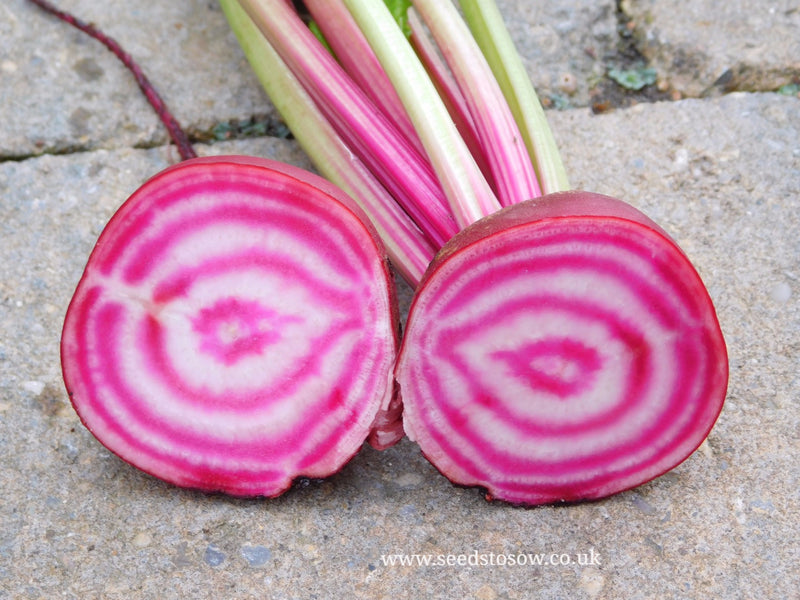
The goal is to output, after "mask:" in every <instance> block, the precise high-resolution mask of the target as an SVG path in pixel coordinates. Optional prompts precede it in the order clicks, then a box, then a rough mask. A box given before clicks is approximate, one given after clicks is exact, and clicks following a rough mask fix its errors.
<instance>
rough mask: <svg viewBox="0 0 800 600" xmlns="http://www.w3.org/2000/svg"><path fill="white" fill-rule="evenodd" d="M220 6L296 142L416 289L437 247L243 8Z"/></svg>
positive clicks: (225, 2)
mask: <svg viewBox="0 0 800 600" xmlns="http://www.w3.org/2000/svg"><path fill="white" fill-rule="evenodd" d="M220 5H221V6H222V10H223V11H224V13H225V16H226V17H227V19H228V22H229V23H230V26H231V29H232V30H233V32H234V33H235V35H236V37H237V39H238V41H239V45H240V46H241V48H242V50H243V51H244V54H245V56H246V57H247V59H248V61H249V62H250V65H251V67H252V68H253V70H254V72H255V74H256V76H257V77H258V79H259V81H260V82H261V85H262V86H263V88H264V90H265V91H266V92H267V95H268V96H269V97H270V99H271V100H272V102H273V104H274V105H275V108H276V109H277V110H278V112H280V114H281V116H282V117H283V119H284V120H285V121H286V123H287V125H288V126H289V128H290V129H291V131H292V134H293V135H294V137H295V139H296V140H297V141H298V143H299V144H300V146H301V147H302V148H303V150H304V151H305V152H306V154H308V156H309V158H311V160H312V161H313V162H314V165H315V166H316V167H317V169H318V170H319V171H320V173H321V174H322V176H323V177H325V178H326V179H328V180H329V181H331V182H332V183H333V184H335V185H337V186H338V187H340V188H341V189H342V190H343V191H344V192H345V193H347V194H348V195H349V196H350V197H352V198H353V200H355V201H356V202H357V203H358V204H359V206H360V207H361V208H362V210H364V212H365V213H367V216H368V217H369V218H370V220H371V221H372V223H373V225H374V226H375V228H376V229H377V230H378V234H379V235H380V236H381V238H382V239H383V241H384V245H385V246H386V249H387V252H388V254H389V257H390V259H391V260H392V263H393V264H394V265H395V267H396V268H397V269H398V271H399V272H400V274H401V275H402V276H403V278H404V279H406V280H407V281H408V282H409V283H410V284H411V285H413V286H416V284H418V283H419V281H420V279H421V277H422V274H423V273H424V271H425V269H426V268H427V266H428V263H430V261H431V260H432V258H433V256H434V254H435V252H436V248H434V247H433V246H432V245H431V244H430V242H428V241H427V239H426V238H425V236H424V235H423V234H422V232H421V231H420V230H419V229H418V228H417V227H416V226H415V225H414V223H413V222H412V221H411V219H409V218H408V216H407V215H406V213H405V212H403V210H402V209H401V208H400V207H399V206H398V205H397V203H396V202H395V201H394V199H393V198H392V197H391V196H390V195H389V194H388V193H387V192H386V190H385V188H383V186H381V185H380V183H379V182H378V181H377V180H376V179H375V177H374V176H373V175H372V174H371V173H370V171H369V170H368V169H367V168H366V166H365V165H364V164H363V163H362V162H361V161H360V160H359V159H357V158H356V157H355V155H354V154H353V152H352V151H351V150H350V148H348V147H347V145H346V144H345V143H344V142H343V141H342V139H341V137H340V136H339V135H338V134H337V133H336V131H335V129H334V128H333V126H332V125H331V124H330V123H329V122H328V120H327V119H326V118H325V117H324V116H323V115H322V113H321V112H320V110H319V109H318V108H317V106H316V104H315V103H314V102H313V100H312V99H311V97H310V96H309V95H308V93H307V92H306V91H305V90H304V88H303V86H302V85H301V84H300V82H299V81H298V80H297V79H296V78H295V77H294V75H292V73H291V71H290V70H289V68H288V67H287V66H286V64H285V63H284V62H283V61H282V60H281V58H280V56H279V55H278V53H277V52H276V51H275V49H274V48H273V47H272V46H271V45H270V44H269V42H268V41H267V40H266V38H265V37H264V36H263V35H262V33H261V31H260V30H259V28H258V27H257V26H256V25H255V23H253V21H252V20H251V19H250V17H249V16H248V15H247V13H246V12H245V11H244V9H243V8H242V7H241V6H240V5H239V3H238V2H237V1H236V0H220Z"/></svg>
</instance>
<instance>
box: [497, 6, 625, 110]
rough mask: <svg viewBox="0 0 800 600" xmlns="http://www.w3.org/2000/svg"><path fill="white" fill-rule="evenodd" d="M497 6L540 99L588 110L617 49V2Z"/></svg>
mask: <svg viewBox="0 0 800 600" xmlns="http://www.w3.org/2000/svg"><path fill="white" fill-rule="evenodd" d="M497 5H498V6H499V7H500V10H501V11H502V14H503V17H504V18H505V21H506V23H507V25H508V28H509V30H510V31H511V34H512V36H513V37H514V39H515V40H517V48H518V50H519V52H520V54H521V55H522V58H523V62H524V63H525V66H526V68H527V70H528V72H529V73H530V74H531V79H532V80H533V84H534V86H536V90H537V92H538V93H539V95H540V96H541V97H542V99H543V100H544V101H552V102H557V101H558V100H559V99H560V100H561V102H562V103H566V104H569V105H573V106H586V105H587V104H588V102H589V92H590V90H591V89H592V88H593V87H594V86H595V85H596V84H597V81H598V80H599V79H600V78H601V77H602V76H603V75H604V74H605V72H606V69H607V67H608V65H607V62H608V61H609V60H611V58H612V57H613V56H614V54H615V53H616V51H617V16H616V2H614V1H613V0H599V1H598V0H576V1H571V2H545V1H543V0H534V1H531V2H520V1H518V0H499V1H498V2H497Z"/></svg>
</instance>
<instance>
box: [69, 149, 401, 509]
mask: <svg viewBox="0 0 800 600" xmlns="http://www.w3.org/2000/svg"><path fill="white" fill-rule="evenodd" d="M397 335H398V334H397V308H396V299H395V296H394V290H393V285H392V282H391V276H390V274H389V272H388V269H387V263H386V258H385V255H384V253H383V249H382V245H381V243H380V242H379V241H378V239H377V236H376V235H375V233H374V231H373V230H372V228H371V226H370V225H368V224H367V223H366V222H365V221H364V220H362V219H361V218H360V217H359V216H358V215H357V213H356V212H354V209H353V207H352V206H351V205H350V201H349V199H348V198H347V197H346V196H344V195H343V194H342V193H341V192H338V191H337V190H336V189H335V188H333V186H331V185H330V184H329V183H328V182H326V181H324V180H322V179H321V178H317V177H316V176H314V175H312V174H310V173H306V172H304V171H300V170H299V169H295V168H292V167H289V166H287V165H281V164H277V163H274V162H272V161H268V160H261V159H252V158H248V159H243V158H239V157H215V158H210V159H209V158H207V159H195V160H189V161H185V162H183V163H180V164H179V165H177V166H175V167H171V168H169V169H167V170H165V171H164V172H162V173H160V174H158V175H156V176H155V177H153V178H152V179H151V180H150V181H148V182H147V183H146V184H145V185H144V186H142V187H141V188H140V189H139V190H138V191H137V192H135V193H134V194H133V195H132V196H131V198H130V199H128V201H127V202H125V203H124V204H123V205H122V207H121V208H120V209H119V210H118V211H117V213H116V214H115V215H114V216H113V218H112V219H111V221H110V222H109V224H108V225H107V227H106V228H105V230H104V231H103V233H102V234H101V236H100V238H99V240H98V242H97V245H96V247H95V249H94V251H93V252H92V255H91V257H90V259H89V262H88V264H87V266H86V269H85V272H84V274H83V277H82V278H81V280H80V282H79V284H78V287H77V290H76V292H75V295H74V297H73V299H72V302H71V304H70V306H69V309H68V312H67V317H66V319H65V323H64V330H63V335H62V343H61V356H62V367H63V372H64V379H65V383H66V386H67V389H68V391H69V394H70V398H71V400H72V403H73V405H74V407H75V410H76V411H77V413H78V414H79V416H80V418H81V420H82V421H83V423H84V424H85V425H86V426H87V428H88V429H89V430H90V431H91V432H92V433H93V434H94V435H95V436H96V437H97V439H98V440H99V441H100V442H101V443H102V444H104V445H105V446H106V447H108V448H109V449H110V450H111V451H112V452H114V453H115V454H117V455H118V456H120V457H121V458H122V459H123V460H125V461H127V462H129V463H131V464H133V465H134V466H136V467H138V468H140V469H142V470H143V471H146V472H148V473H150V474H152V475H154V476H156V477H159V478H161V479H164V480H166V481H169V482H171V483H174V484H177V485H180V486H183V487H189V488H195V489H200V490H204V491H221V492H225V493H229V494H232V495H238V496H276V495H278V494H280V493H281V492H283V491H284V490H285V489H287V488H288V487H289V486H290V484H291V482H292V480H293V479H295V478H297V477H300V476H305V477H312V478H317V477H326V476H328V475H331V474H332V473H334V472H336V471H338V470H339V469H340V468H341V467H342V466H343V465H344V464H345V463H346V462H347V461H348V460H349V459H350V458H351V457H352V456H353V455H354V454H355V453H356V452H357V451H358V450H359V448H360V447H361V445H362V443H363V442H364V440H365V439H366V438H367V437H368V436H371V441H372V442H373V443H374V444H375V445H376V446H379V447H385V446H388V445H391V444H392V443H394V442H395V441H397V439H398V437H399V436H400V435H401V434H402V431H401V427H400V424H399V415H398V414H397V402H396V401H395V400H394V398H393V393H394V390H393V387H394V385H393V380H392V368H393V365H394V360H395V357H396V350H397V343H398V341H397Z"/></svg>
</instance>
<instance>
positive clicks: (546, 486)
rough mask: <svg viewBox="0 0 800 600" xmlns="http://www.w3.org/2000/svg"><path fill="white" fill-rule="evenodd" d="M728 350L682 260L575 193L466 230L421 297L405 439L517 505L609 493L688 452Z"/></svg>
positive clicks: (626, 209)
mask: <svg viewBox="0 0 800 600" xmlns="http://www.w3.org/2000/svg"><path fill="white" fill-rule="evenodd" d="M727 373H728V371H727V355H726V349H725V344H724V340H723V338H722V334H721V331H720V328H719V324H718V321H717V318H716V314H715V311H714V308H713V305H712V303H711V300H710V298H709V296H708V293H707V291H706V289H705V287H704V286H703V284H702V281H701V280H700V277H699V276H698V274H697V272H696V271H695V269H694V267H693V266H692V265H691V263H690V262H689V260H688V259H687V258H686V256H685V255H684V253H683V252H682V251H681V250H680V249H679V248H678V247H677V246H676V245H675V243H674V242H673V241H671V240H670V239H669V238H668V237H667V236H666V235H665V234H664V233H663V231H661V230H660V229H659V228H658V227H657V226H656V225H655V224H653V223H652V221H650V220H649V219H648V218H647V217H646V216H644V215H643V214H642V213H640V212H639V211H636V210H635V209H633V208H632V207H630V206H629V205H627V204H624V203H622V202H621V201H618V200H614V199H612V198H608V197H606V196H602V195H599V194H589V193H585V192H564V193H558V194H551V195H549V196H546V197H544V198H542V199H540V200H538V201H531V202H526V203H521V204H518V205H515V206H512V207H510V208H506V209H503V210H502V211H500V212H498V213H496V214H495V215H492V216H490V217H488V218H486V219H483V220H482V221H480V222H478V223H476V224H475V225H473V226H472V227H470V228H467V229H465V230H464V231H463V232H461V233H459V234H458V235H457V236H456V237H455V238H453V239H452V240H451V241H450V242H448V244H447V245H446V246H445V247H444V248H443V250H442V252H441V253H440V254H439V255H438V257H437V259H436V260H435V261H434V263H433V264H432V265H431V267H430V268H429V269H428V271H427V273H426V276H425V278H424V279H423V282H422V284H421V285H420V287H419V288H418V290H417V294H416V297H415V299H414V302H413V304H412V307H411V311H410V314H409V319H408V326H407V329H406V332H405V335H404V338H403V343H402V346H401V351H400V356H399V359H398V365H397V368H396V378H397V380H398V383H399V385H400V390H401V395H402V399H403V405H404V427H405V431H406V433H407V435H408V436H409V438H411V439H412V440H415V441H416V442H417V443H418V444H419V445H420V447H421V449H422V452H423V454H424V455H425V456H426V457H427V458H428V459H429V460H430V461H431V462H432V463H433V464H434V466H436V467H437V468H438V469H439V470H440V471H441V472H442V473H443V474H444V475H445V476H447V477H448V478H449V479H450V480H451V481H453V482H454V483H457V484H460V485H466V486H480V487H484V488H486V490H487V491H488V496H489V497H491V498H497V499H502V500H506V501H508V502H511V503H516V504H527V505H534V504H543V503H552V502H559V501H579V500H589V499H596V498H601V497H605V496H608V495H611V494H614V493H616V492H619V491H622V490H626V489H629V488H632V487H635V486H637V485H639V484H642V483H644V482H646V481H649V480H651V479H653V478H655V477H657V476H659V475H661V474H663V473H665V472H666V471H668V470H670V469H671V468H673V467H675V466H676V465H678V464H679V463H681V462H682V461H683V460H684V459H686V458H687V457H688V456H689V455H690V454H691V453H692V452H693V451H694V450H695V449H696V448H697V447H698V446H699V445H700V443H701V442H702V441H703V440H704V439H705V437H706V436H707V435H708V433H709V431H710V430H711V428H712V426H713V424H714V422H715V421H716V419H717V416H718V415H719V412H720V410H721V408H722V403H723V401H724V397H725V392H726V386H727Z"/></svg>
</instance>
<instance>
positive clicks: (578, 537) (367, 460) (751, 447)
mask: <svg viewBox="0 0 800 600" xmlns="http://www.w3.org/2000/svg"><path fill="white" fill-rule="evenodd" d="M552 122H553V125H554V129H555V132H556V136H557V138H558V139H559V140H560V142H561V147H562V151H563V153H564V156H565V158H566V161H567V165H568V169H569V171H570V173H571V175H572V180H573V184H574V185H575V186H576V187H583V188H589V189H595V190H597V191H601V192H605V193H612V194H615V195H617V196H620V197H622V198H624V199H626V200H628V201H629V202H631V203H633V204H635V205H636V206H639V207H640V208H642V209H643V210H645V211H646V212H648V213H649V214H650V215H651V216H653V217H654V218H655V219H656V220H658V221H659V222H660V223H661V224H662V225H663V226H664V227H666V228H667V229H668V230H669V232H670V233H671V234H672V235H673V236H675V238H676V239H677V240H678V241H679V242H680V243H681V244H682V245H683V247H684V249H685V250H686V252H687V254H688V255H689V256H690V257H691V258H692V259H693V261H694V262H695V264H696V265H697V267H698V269H699V271H700V272H701V274H702V276H703V277H704V279H705V281H706V283H707V285H708V286H709V289H710V292H711V294H712V296H713V298H714V300H715V302H716V304H717V308H718V311H719V316H720V320H721V323H722V327H723V331H724V332H725V334H726V337H727V342H728V345H729V350H730V355H731V367H732V371H731V374H732V378H731V387H730V393H729V397H728V401H727V403H726V407H725V409H724V411H723V413H722V416H721V418H720V420H719V422H718V424H717V426H716V427H715V428H714V430H713V432H712V433H711V436H710V437H709V439H708V441H707V442H706V443H705V444H704V445H703V447H702V448H701V449H700V450H699V451H698V452H697V453H696V454H695V455H693V456H692V457H691V458H690V459H689V460H688V461H687V462H685V463H684V464H683V465H681V466H679V467H678V468H677V469H675V470H674V471H672V472H671V473H669V474H667V475H665V476H664V477H661V478H660V479H658V480H656V481H654V482H652V483H649V484H647V485H644V486H642V487H640V488H638V489H635V490H632V491H630V492H626V493H623V494H619V495H617V496H614V497H612V498H609V499H607V500H603V501H600V502H594V503H590V504H580V505H575V506H563V507H541V508H537V509H532V510H524V509H518V508H513V507H509V506H506V505H503V504H488V503H486V502H485V501H484V499H483V498H482V496H481V494H480V492H479V491H477V490H466V489H459V488H455V487H453V486H451V485H450V484H449V483H448V482H447V481H446V480H445V479H444V478H443V477H441V476H440V475H439V474H438V473H437V472H436V471H435V470H434V469H433V468H432V467H431V466H430V465H429V464H428V463H427V462H426V461H425V460H424V459H423V458H422V457H421V456H420V454H419V452H418V450H417V448H416V446H415V445H414V444H412V443H410V442H408V441H404V442H402V443H401V444H400V445H398V446H396V447H394V448H392V449H390V450H387V451H385V452H382V453H379V452H375V451H372V450H370V449H365V450H364V451H362V452H361V453H360V454H359V455H358V456H357V457H356V458H355V459H354V460H353V461H352V462H351V463H350V464H349V465H348V466H347V467H346V468H345V469H344V470H343V471H342V472H341V473H340V474H338V475H336V476H334V477H332V478H330V479H329V480H326V481H324V482H312V483H308V484H305V485H302V486H299V487H297V488H296V489H294V490H292V491H290V492H289V493H287V494H286V495H285V496H283V497H281V498H278V499H275V500H246V501H245V500H232V499H229V498H225V497H220V496H207V495H203V494H199V493H195V492H191V491H186V490H180V489H177V488H174V487H171V486H169V485H166V484H163V483H161V482H159V481H157V480H155V479H153V478H151V477H149V476H146V475H144V474H142V473H140V472H138V471H136V470H135V469H133V468H131V467H129V466H128V465H126V464H124V463H122V462H121V461H119V460H118V459H116V458H115V457H114V456H112V455H110V454H109V453H108V452H107V451H106V450H105V449H103V448H102V447H101V446H100V445H99V444H98V443H97V442H96V441H95V440H94V438H92V436H91V434H89V433H88V432H87V431H86V430H85V429H84V428H83V427H82V426H81V425H80V423H79V421H78V419H77V417H76V415H75V414H74V412H72V409H71V408H70V406H69V404H68V399H67V397H66V394H65V392H64V390H63V387H62V384H61V381H60V372H59V366H58V338H59V331H60V326H61V322H62V319H63V315H64V311H65V309H66V305H67V302H68V301H69V297H70V294H71V293H72V290H73V288H74V286H75V284H76V283H77V280H78V278H79V276H80V272H81V269H82V266H83V263H84V262H85V260H86V257H87V256H88V253H89V251H90V249H91V246H92V244H93V243H94V240H95V239H96V237H97V235H98V234H99V232H100V230H101V228H102V227H103V225H104V223H105V222H106V221H107V219H108V218H109V217H110V216H111V214H112V213H113V211H114V210H115V208H116V207H117V206H118V205H119V203H120V202H121V201H122V200H124V198H125V197H126V196H127V195H128V194H129V193H131V192H132V191H133V190H134V189H135V188H136V187H137V186H138V185H139V184H140V182H142V181H143V180H144V179H145V178H146V177H148V176H150V175H152V174H154V173H155V172H157V171H158V170H159V169H161V168H163V167H164V166H165V165H167V164H169V163H170V162H172V161H174V160H175V156H174V152H173V151H172V150H170V149H165V148H155V149H151V150H136V149H128V148H121V149H114V150H97V151H92V152H84V153H77V154H71V155H66V156H42V157H38V158H32V159H28V160H25V161H20V162H9V161H7V162H3V163H0V210H2V215H3V219H2V241H3V244H2V253H3V260H2V261H1V262H0V282H2V288H1V289H0V486H1V487H2V489H3V493H2V495H0V517H2V520H3V528H2V530H0V596H2V597H7V598H15V599H16V598H26V599H27V598H53V597H56V596H58V597H64V598H80V599H93V598H98V599H100V598H103V599H115V598H218V597H225V598H301V597H303V598H307V597H318V598H333V597H345V596H346V597H365V598H410V599H413V598H422V597H429V598H452V597H460V598H480V599H487V598H495V599H497V598H508V599H516V598H531V597H538V598H588V599H598V598H609V599H614V598H632V599H640V598H641V599H645V598H648V599H649V598H656V597H657V598H737V597H748V598H757V597H759V598H760V597H770V598H779V597H791V596H792V594H793V593H794V592H795V591H796V590H797V589H798V588H799V587H800V576H798V574H797V570H796V569H795V568H794V566H795V565H796V564H797V560H798V558H800V557H799V556H798V553H797V552H798V550H797V543H796V539H797V523H798V522H800V507H799V506H798V496H797V489H798V483H800V481H799V480H800V465H799V464H798V462H797V450H798V447H797V437H796V434H797V431H798V413H797V408H796V399H797V397H798V396H800V389H798V388H800V379H798V377H797V370H796V360H797V350H798V347H797V339H798V334H800V309H799V307H798V302H797V296H798V294H800V284H799V283H798V277H800V264H798V262H799V261H798V257H799V256H800V247H798V241H797V240H798V239H800V224H798V220H797V216H796V215H797V214H798V209H800V206H798V204H799V203H800V145H798V140H800V135H798V134H799V133H800V132H798V130H797V128H798V124H800V102H798V101H797V100H796V99H794V98H785V97H780V96H777V95H773V94H757V95H743V94H741V95H731V96H727V97H725V98H721V99H717V100H705V101H681V102H677V103H670V104H651V105H640V106H639V107H637V108H634V109H629V110H625V111H617V112H612V113H609V114H604V115H599V116H593V115H591V114H590V112H589V111H588V110H586V109H580V110H572V111H564V112H558V113H552ZM200 149H201V151H202V152H203V153H208V152H211V153H225V152H232V151H234V152H242V153H249V154H255V155H262V156H271V157H273V158H279V159H282V160H286V161H289V162H294V163H296V164H301V165H306V166H307V164H308V163H307V162H305V159H304V158H303V156H302V154H300V153H299V151H298V150H297V148H296V147H295V146H294V145H293V143H292V142H286V141H280V140H270V139H258V140H250V141H239V142H235V143H226V144H216V145H214V146H212V147H201V148H200ZM395 554H403V555H420V556H421V555H425V556H431V557H433V558H432V559H433V560H438V559H439V557H440V556H441V557H443V558H442V560H444V561H445V562H446V561H447V560H448V559H447V557H448V555H452V556H454V559H453V560H454V561H457V560H459V558H458V556H459V555H463V556H464V557H465V558H464V559H463V560H464V562H468V561H469V560H473V559H470V558H469V557H471V556H475V557H476V560H482V559H480V557H485V560H486V561H487V562H488V561H489V560H491V561H493V562H494V563H495V564H493V565H482V566H481V565H470V564H466V565H464V566H457V565H454V566H428V567H425V566H420V565H418V564H413V565H408V566H400V565H394V566H392V565H390V564H388V561H389V560H392V559H390V558H389V556H390V555H395ZM528 554H530V555H531V557H533V555H541V557H542V558H541V560H542V561H543V564H541V565H530V564H525V565H510V564H509V560H508V558H507V557H508V556H513V557H515V561H516V560H518V559H519V560H520V561H522V560H525V561H528V560H531V561H536V560H539V559H536V558H527V555H528ZM499 556H503V557H504V558H502V559H498V558H497V557H499ZM521 556H525V557H526V558H524V559H521V558H519V557H521ZM492 557H493V558H492ZM394 560H397V559H394ZM408 560H425V559H408ZM498 561H501V562H504V563H505V564H502V565H499V564H497V562H498ZM562 561H563V562H564V563H567V562H569V564H561V562H562ZM551 563H554V564H551Z"/></svg>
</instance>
